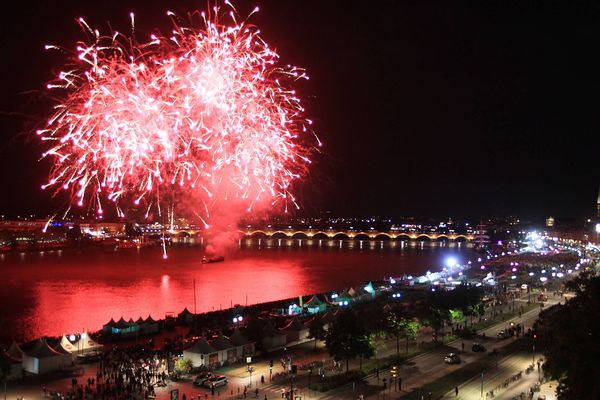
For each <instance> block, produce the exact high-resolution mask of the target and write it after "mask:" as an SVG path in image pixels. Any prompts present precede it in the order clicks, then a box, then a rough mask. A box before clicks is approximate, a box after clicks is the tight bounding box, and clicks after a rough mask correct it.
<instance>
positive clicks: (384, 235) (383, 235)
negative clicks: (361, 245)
mask: <svg viewBox="0 0 600 400" xmlns="http://www.w3.org/2000/svg"><path fill="white" fill-rule="evenodd" d="M373 239H375V240H391V239H392V237H391V236H390V235H389V234H387V233H385V232H380V233H378V234H377V235H376V236H375V237H374V238H373Z"/></svg>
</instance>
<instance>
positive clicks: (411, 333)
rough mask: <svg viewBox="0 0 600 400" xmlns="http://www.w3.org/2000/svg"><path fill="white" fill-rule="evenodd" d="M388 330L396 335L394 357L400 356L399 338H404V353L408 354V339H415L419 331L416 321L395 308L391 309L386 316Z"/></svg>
mask: <svg viewBox="0 0 600 400" xmlns="http://www.w3.org/2000/svg"><path fill="white" fill-rule="evenodd" d="M386 320H387V324H388V331H389V332H391V333H392V334H393V335H394V336H395V337H396V357H397V358H400V338H405V339H406V353H407V354H408V341H409V339H413V340H414V339H415V338H416V337H417V333H418V331H419V324H418V323H417V322H416V321H413V320H411V319H408V318H405V317H403V316H402V315H400V313H399V312H398V311H396V310H391V311H389V312H388V313H387V316H386Z"/></svg>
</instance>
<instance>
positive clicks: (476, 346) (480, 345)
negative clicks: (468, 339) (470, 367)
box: [471, 343, 485, 353]
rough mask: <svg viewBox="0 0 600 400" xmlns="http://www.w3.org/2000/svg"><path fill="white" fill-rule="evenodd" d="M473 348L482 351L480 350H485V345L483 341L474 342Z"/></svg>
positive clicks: (476, 351) (478, 351) (475, 350)
mask: <svg viewBox="0 0 600 400" xmlns="http://www.w3.org/2000/svg"><path fill="white" fill-rule="evenodd" d="M471 350H473V351H474V352H475V353H480V352H483V351H485V346H484V345H482V344H481V343H473V346H472V347H471Z"/></svg>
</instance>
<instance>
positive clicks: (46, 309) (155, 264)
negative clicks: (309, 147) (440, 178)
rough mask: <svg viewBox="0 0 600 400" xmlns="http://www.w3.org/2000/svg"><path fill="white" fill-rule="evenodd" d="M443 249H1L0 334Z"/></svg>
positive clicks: (355, 279)
mask: <svg viewBox="0 0 600 400" xmlns="http://www.w3.org/2000/svg"><path fill="white" fill-rule="evenodd" d="M452 251H454V252H456V251H457V249H454V250H452ZM465 251H466V252H467V253H469V254H471V253H470V251H468V250H465V249H463V250H461V251H460V253H462V254H461V255H460V257H462V258H464V257H465ZM448 252H449V250H448V249H443V250H442V249H430V250H417V249H413V250H402V251H389V252H378V251H367V252H360V251H335V250H334V251H332V250H317V249H309V250H300V251H298V250H296V251H292V250H285V249H284V250H242V251H240V252H238V253H236V254H234V255H232V256H228V257H227V259H226V261H225V262H222V263H214V264H202V262H201V258H202V252H201V251H200V250H198V249H194V248H180V249H176V250H173V251H171V253H170V254H169V258H168V259H167V260H163V259H162V252H160V250H156V251H155V250H145V251H142V252H138V251H135V250H131V251H129V252H125V251H121V252H99V251H93V252H89V253H75V252H67V251H65V252H63V253H62V254H61V255H59V254H58V253H56V252H45V254H43V255H40V254H39V253H29V254H26V255H19V254H15V255H12V254H11V255H5V257H3V258H2V259H0V272H2V276H5V277H7V278H6V280H5V283H4V285H3V290H2V291H1V292H0V315H2V316H3V317H4V319H6V320H7V321H9V324H8V326H9V329H7V330H3V331H0V340H3V341H8V340H12V339H18V340H24V339H32V338H35V337H38V336H42V335H48V336H55V335H60V334H62V333H67V334H68V333H71V332H79V331H82V330H84V329H86V330H90V331H95V330H98V329H100V328H101V327H102V325H103V324H104V323H106V322H107V321H109V320H110V319H111V318H114V319H115V320H117V319H119V318H121V317H123V318H125V319H126V320H128V319H129V318H133V319H134V320H136V319H137V318H138V317H140V316H142V317H143V318H145V317H147V316H148V315H151V316H152V317H153V318H156V319H159V318H164V316H165V313H169V312H173V313H176V314H177V313H179V312H181V310H183V308H185V307H187V308H188V309H189V310H190V311H192V312H194V310H196V311H197V312H203V311H211V310H218V309H221V308H229V307H230V306H231V305H234V304H242V305H243V304H246V301H247V302H248V304H254V303H260V302H265V301H271V300H278V299H283V298H290V297H295V296H298V295H305V294H311V293H316V292H325V291H329V290H334V289H342V288H344V287H346V286H349V285H353V284H357V283H362V282H364V281H366V280H370V279H377V278H383V277H387V276H390V275H394V276H398V275H401V274H402V273H412V274H415V273H420V272H422V271H424V270H426V269H432V270H433V269H436V268H435V267H432V265H440V264H441V262H440V261H439V260H441V259H443V257H444V256H445V254H447V253H448ZM442 253H443V254H444V255H442ZM428 266H429V267H428ZM194 280H195V282H196V302H195V304H194Z"/></svg>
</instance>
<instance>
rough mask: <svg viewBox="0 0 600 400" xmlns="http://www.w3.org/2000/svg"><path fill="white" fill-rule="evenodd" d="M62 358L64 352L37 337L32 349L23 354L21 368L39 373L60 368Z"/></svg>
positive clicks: (62, 363) (62, 362)
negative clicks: (54, 348)
mask: <svg viewBox="0 0 600 400" xmlns="http://www.w3.org/2000/svg"><path fill="white" fill-rule="evenodd" d="M64 360H65V358H64V354H61V353H59V352H57V351H56V350H53V349H52V348H51V347H50V346H48V343H46V340H45V339H38V341H37V343H36V344H35V346H34V347H33V349H32V350H31V351H30V352H27V353H25V354H24V355H23V369H24V370H25V371H27V372H29V373H32V374H40V375H41V374H45V373H48V372H52V371H56V370H59V369H61V368H62V366H63V365H64Z"/></svg>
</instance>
